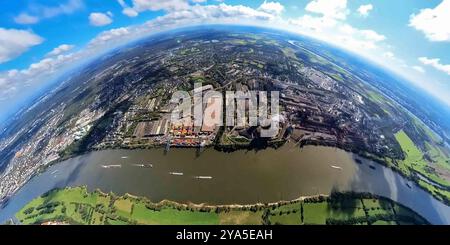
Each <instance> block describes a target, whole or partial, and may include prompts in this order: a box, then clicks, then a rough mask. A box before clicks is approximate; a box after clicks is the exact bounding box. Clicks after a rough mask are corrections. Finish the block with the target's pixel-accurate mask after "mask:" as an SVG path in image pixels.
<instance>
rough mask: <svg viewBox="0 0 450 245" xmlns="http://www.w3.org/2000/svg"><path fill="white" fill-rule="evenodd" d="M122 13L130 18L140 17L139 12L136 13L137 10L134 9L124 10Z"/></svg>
mask: <svg viewBox="0 0 450 245" xmlns="http://www.w3.org/2000/svg"><path fill="white" fill-rule="evenodd" d="M122 13H123V14H124V15H126V16H128V17H136V16H138V15H139V13H138V12H136V10H134V9H132V8H124V9H123V10H122Z"/></svg>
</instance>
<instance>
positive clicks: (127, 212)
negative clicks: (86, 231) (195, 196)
mask: <svg viewBox="0 0 450 245" xmlns="http://www.w3.org/2000/svg"><path fill="white" fill-rule="evenodd" d="M367 195H369V194H356V193H338V194H333V195H331V196H330V197H314V198H307V199H299V200H294V201H291V202H280V203H274V204H258V205H245V206H239V205H234V206H204V205H193V204H191V205H186V204H179V203H175V202H170V201H163V202H160V203H151V202H150V201H149V200H148V199H146V198H142V197H135V196H131V195H124V196H116V195H114V194H112V193H110V194H104V193H102V192H100V191H93V192H88V191H87V189H86V188H85V187H74V188H66V189H60V190H53V191H50V192H48V193H46V194H44V195H43V196H41V197H38V198H36V199H34V200H33V201H31V202H30V203H28V204H27V205H26V206H25V207H23V208H22V209H21V210H20V211H19V212H18V213H17V214H16V218H17V219H18V220H19V221H20V222H21V223H22V224H42V223H44V222H46V221H59V222H63V223H68V224H86V225H87V224H90V225H103V224H110V225H124V224H149V225H152V224H155V225H156V224H158V225H178V224H193V225H201V224H205V225H211V224H243V225H250V224H254V225H258V224H261V225H262V224H283V225H301V224H316V225H319V224H322V225H324V224H354V225H357V224H385V223H386V224H391V223H401V224H412V223H415V224H426V223H427V222H426V221H425V220H424V219H423V218H421V217H420V216H419V215H417V214H415V213H414V212H413V211H411V210H409V209H407V208H405V207H402V206H400V205H398V204H396V203H394V202H392V201H390V200H387V199H383V198H378V197H374V196H371V195H369V196H367Z"/></svg>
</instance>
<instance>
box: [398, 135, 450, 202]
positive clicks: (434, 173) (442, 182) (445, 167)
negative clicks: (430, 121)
mask: <svg viewBox="0 0 450 245" xmlns="http://www.w3.org/2000/svg"><path fill="white" fill-rule="evenodd" d="M423 130H424V131H425V132H427V134H428V135H429V138H430V141H429V142H425V150H421V149H420V148H419V146H417V145H416V144H415V143H414V142H413V140H412V139H411V138H410V137H409V136H408V134H407V133H406V132H405V131H403V130H400V131H399V132H397V133H396V134H395V138H396V139H397V141H398V143H399V144H400V146H401V148H402V151H403V153H404V155H405V159H404V160H400V161H398V163H399V165H398V168H399V169H400V171H401V172H403V173H405V174H406V175H407V176H416V177H417V181H416V182H417V183H418V185H419V186H421V187H422V188H424V189H425V190H427V191H429V192H431V193H432V194H433V195H434V196H435V197H437V198H438V199H440V200H447V201H448V200H450V181H449V177H450V164H449V159H450V158H449V153H448V152H447V149H445V148H444V147H441V146H439V143H438V142H437V141H435V140H437V139H436V136H435V135H434V133H433V132H431V131H430V130H429V129H426V128H424V129H423ZM425 180H426V181H425Z"/></svg>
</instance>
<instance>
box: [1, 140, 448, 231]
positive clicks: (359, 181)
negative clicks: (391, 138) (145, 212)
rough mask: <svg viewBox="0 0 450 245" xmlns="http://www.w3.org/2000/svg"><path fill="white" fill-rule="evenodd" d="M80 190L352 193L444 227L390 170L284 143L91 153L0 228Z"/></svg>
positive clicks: (272, 196)
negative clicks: (37, 204)
mask: <svg viewBox="0 0 450 245" xmlns="http://www.w3.org/2000/svg"><path fill="white" fill-rule="evenodd" d="M356 158H358V159H359V160H360V162H361V163H358V162H356V161H355V159H356ZM142 164H144V166H142ZM150 164H151V165H152V167H150ZM105 166H109V167H105ZM371 166H372V167H371ZM174 173H175V174H174ZM181 174H182V175H181ZM199 176H202V177H200V178H199ZM407 183H409V186H408V185H407ZM79 185H86V186H87V187H88V188H89V189H90V190H93V189H96V188H99V189H101V190H102V191H104V192H109V191H112V192H114V193H117V194H124V193H131V194H133V195H138V196H146V197H148V198H149V199H150V200H152V201H154V202H158V201H160V200H163V199H169V200H173V201H177V202H192V203H208V204H251V203H256V202H275V201H279V200H292V199H295V198H298V197H300V196H306V195H315V194H330V192H331V191H333V190H340V191H344V190H353V191H358V192H370V193H374V194H377V195H381V196H385V197H388V198H391V199H392V200H394V201H397V202H399V203H401V204H403V205H405V206H407V207H410V208H412V209H413V210H414V211H416V212H418V213H419V214H421V215H422V216H424V217H425V218H426V219H427V220H429V221H430V222H431V223H433V224H450V207H449V206H446V205H444V204H443V203H441V202H439V201H437V200H436V199H434V198H433V197H432V196H431V195H430V194H429V193H427V192H425V191H423V190H422V189H420V188H419V187H417V186H416V185H415V184H413V183H410V182H409V181H407V180H406V179H404V178H403V177H402V176H400V175H399V174H397V173H395V172H393V171H392V170H390V169H388V168H385V167H383V166H381V165H379V164H377V163H374V162H372V161H369V160H367V159H363V158H359V157H357V156H356V155H354V154H351V153H348V152H345V151H342V150H339V149H336V148H331V147H322V146H306V147H304V148H302V149H299V148H298V147H294V146H293V145H290V144H286V145H284V146H283V147H281V148H279V149H277V150H275V149H266V150H262V151H258V152H255V151H236V152H233V153H223V152H218V151H215V150H213V149H206V150H204V151H203V152H201V153H198V152H197V151H196V150H194V149H170V151H169V152H168V153H167V154H164V150H163V149H150V150H104V151H96V152H91V153H88V154H86V155H82V156H79V157H76V158H72V159H69V160H66V161H64V162H61V163H59V164H56V165H54V166H51V167H49V168H48V169H47V170H46V171H45V172H44V173H42V174H40V175H38V176H36V177H34V178H32V179H31V180H30V181H29V182H28V183H27V184H26V185H25V186H24V187H23V188H21V189H20V190H19V191H18V192H17V193H16V194H15V195H14V196H12V197H11V199H10V201H9V203H8V205H6V206H5V207H3V209H1V210H0V223H2V222H4V221H5V220H7V219H8V218H10V217H12V216H13V215H14V214H15V213H16V212H17V211H18V210H20V208H21V207H23V206H24V205H25V204H26V203H28V202H29V201H31V200H32V199H33V198H35V197H37V196H39V195H41V194H43V193H45V192H46V191H48V190H50V189H53V188H55V187H66V186H79Z"/></svg>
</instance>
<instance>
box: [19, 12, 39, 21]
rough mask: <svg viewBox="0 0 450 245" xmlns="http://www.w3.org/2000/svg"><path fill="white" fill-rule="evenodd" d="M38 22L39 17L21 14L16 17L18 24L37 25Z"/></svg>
mask: <svg viewBox="0 0 450 245" xmlns="http://www.w3.org/2000/svg"><path fill="white" fill-rule="evenodd" d="M38 21H39V18H38V17H36V16H31V15H29V14H27V13H21V14H19V15H18V16H16V17H14V22H16V23H17V24H35V23H37V22H38Z"/></svg>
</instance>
